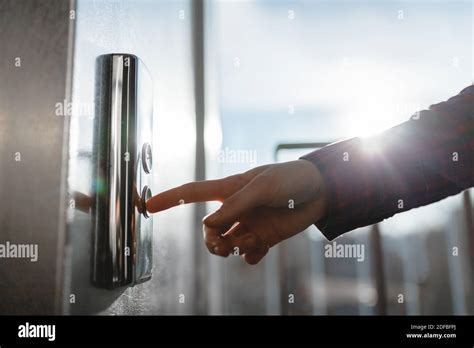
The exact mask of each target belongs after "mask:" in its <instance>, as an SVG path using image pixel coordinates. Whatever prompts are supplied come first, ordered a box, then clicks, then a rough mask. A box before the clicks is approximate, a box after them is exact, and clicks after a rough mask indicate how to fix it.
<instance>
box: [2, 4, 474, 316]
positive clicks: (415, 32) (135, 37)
mask: <svg viewBox="0 0 474 348" xmlns="http://www.w3.org/2000/svg"><path fill="white" fill-rule="evenodd" d="M0 4H1V5H2V6H3V9H4V10H5V11H4V13H5V15H4V16H5V18H7V17H6V16H7V15H8V16H9V17H12V18H17V21H18V18H20V19H21V18H23V22H25V23H30V25H29V26H28V25H25V26H24V27H23V29H21V28H18V27H17V26H15V23H14V22H13V21H6V20H5V21H4V22H3V26H4V29H5V30H3V32H4V33H5V35H4V36H1V37H0V38H1V39H2V40H4V41H5V42H6V43H7V44H8V45H7V46H6V47H7V51H6V52H7V53H8V57H7V58H8V59H10V58H11V59H13V57H15V55H16V54H17V51H18V50H15V49H14V48H15V47H16V46H15V45H16V44H14V43H13V41H14V40H13V39H11V38H8V37H7V36H8V35H7V34H8V33H10V34H11V33H14V35H16V36H14V37H15V38H17V39H18V38H22V39H24V40H26V39H27V40H26V41H24V42H31V43H35V44H31V46H29V47H27V48H25V50H27V51H28V50H31V51H32V50H34V49H36V52H39V53H36V54H38V55H40V56H39V57H38V58H37V59H35V61H34V62H31V63H30V64H41V62H42V63H43V64H45V62H50V61H51V55H54V57H55V59H56V63H55V64H48V65H46V66H42V69H44V70H42V71H45V72H50V73H51V72H56V73H57V74H58V75H57V80H55V81H46V82H45V79H44V77H41V76H39V75H38V71H39V70H38V69H37V68H36V69H32V70H31V71H30V72H29V73H28V74H26V75H24V76H23V77H22V80H18V81H17V80H15V79H18V77H17V76H18V75H15V74H14V73H13V70H5V69H11V68H6V66H7V59H5V61H2V62H0V63H1V64H2V65H1V67H0V72H1V71H8V73H9V74H10V75H8V77H9V81H10V84H11V86H17V87H16V89H14V90H12V91H11V93H9V94H6V93H5V92H3V93H2V94H1V95H0V96H1V97H2V98H3V99H1V100H4V101H6V104H4V105H7V106H4V107H3V108H2V109H0V117H2V121H5V120H7V119H10V118H12V117H13V114H14V113H15V112H17V111H18V108H17V106H16V105H20V104H21V105H22V109H21V112H20V114H25V115H27V114H29V113H30V112H31V110H33V109H35V110H36V111H35V112H36V113H37V116H36V117H37V120H41V121H35V122H38V123H39V122H41V124H43V125H46V124H47V125H49V126H48V127H44V128H41V129H42V130H39V129H38V130H37V132H40V131H42V132H44V134H45V135H47V136H48V137H49V138H48V139H55V141H52V140H51V141H49V142H46V141H43V142H42V143H41V144H39V145H37V146H36V147H34V146H31V142H32V135H31V134H29V133H28V134H29V136H27V135H28V134H27V133H25V130H24V129H25V128H21V127H20V129H19V128H18V127H17V128H15V129H13V128H12V129H11V131H10V133H11V134H12V135H11V136H10V137H8V134H7V133H8V132H7V131H5V137H4V138H3V139H6V140H3V141H4V144H6V143H7V142H8V144H10V145H11V146H14V145H15V144H16V143H15V141H18V140H16V139H18V138H21V139H22V140H21V141H23V142H24V144H25V146H27V145H28V149H29V150H28V151H30V152H31V158H33V157H34V156H35V155H38V154H39V153H51V151H52V150H53V149H55V150H56V152H57V153H56V152H55V156H54V158H51V159H50V161H49V162H48V163H49V164H48V165H49V166H50V168H52V169H51V173H53V174H54V173H56V174H57V175H56V176H57V177H56V176H54V177H53V176H51V180H50V181H49V182H47V183H45V184H44V185H42V186H41V187H39V186H38V185H37V186H31V187H28V188H27V189H26V191H25V192H24V195H23V196H21V197H20V196H19V197H18V198H16V199H14V200H13V202H11V204H10V205H11V208H10V207H5V210H4V214H5V215H4V220H2V221H3V222H2V224H3V225H2V227H3V232H1V233H3V235H2V234H1V233H0V236H2V237H3V239H6V238H9V239H10V240H15V238H16V239H18V240H20V239H21V238H20V237H21V236H22V237H23V239H25V238H26V239H30V240H34V241H35V242H36V243H38V244H39V246H40V251H41V248H42V245H43V247H44V248H45V247H46V245H53V244H54V245H56V244H57V246H58V247H57V248H56V249H54V248H52V249H51V250H50V253H49V258H47V259H46V258H43V259H40V262H39V263H38V265H41V268H40V269H38V265H26V264H25V265H20V266H15V267H19V269H20V270H21V272H22V274H23V276H22V277H16V278H15V277H13V276H11V278H10V282H8V281H7V285H8V286H7V287H5V288H4V290H2V291H3V292H4V294H5V293H6V294H8V297H7V298H12V299H13V300H12V301H9V302H8V301H4V302H3V303H0V312H1V313H6V314H8V313H15V314H20V313H29V314H36V313H39V314H42V313H61V314H106V315H109V314H132V315H135V314H231V315H251V314H270V315H279V314H283V315H313V314H314V315H338V314H362V315H378V314H382V315H384V314H388V315H391V314H402V315H404V314H407V315H412V314H474V300H473V299H474V227H473V216H472V214H473V207H472V190H468V191H465V192H463V193H461V194H459V195H457V196H453V197H450V198H448V199H445V200H443V201H441V202H438V203H435V204H433V205H430V206H427V207H422V208H418V209H414V210H412V211H409V212H406V213H403V214H400V215H396V216H395V217H393V218H391V219H388V220H386V221H384V222H382V223H380V224H377V225H374V226H368V227H365V228H360V229H358V230H355V231H353V232H350V233H347V234H345V235H344V236H342V237H340V238H338V239H337V240H336V242H337V244H341V245H354V246H355V245H359V246H363V247H364V251H365V253H364V258H363V260H359V261H358V260H357V259H355V258H330V257H327V256H325V250H326V248H327V247H326V246H327V245H328V244H329V245H331V244H332V243H330V242H327V241H326V240H325V239H324V237H323V236H322V235H321V233H320V232H319V231H318V230H317V229H316V228H315V227H314V226H311V227H310V228H308V229H307V230H306V231H304V232H303V233H301V234H299V235H297V236H295V237H293V238H292V239H290V240H287V241H285V242H283V243H281V245H278V246H276V247H274V248H272V250H271V251H270V253H269V254H268V255H267V256H266V257H265V258H264V260H263V261H262V262H261V263H259V264H258V265H256V266H250V265H247V264H246V263H245V262H243V260H241V259H240V258H239V257H233V256H231V257H229V258H226V259H223V258H219V257H216V256H213V255H209V254H208V252H207V249H206V248H205V246H204V244H203V241H202V232H201V219H202V217H203V216H204V215H205V214H207V213H209V212H211V211H213V210H215V209H216V208H217V207H218V206H219V205H218V203H209V204H196V205H183V206H179V207H177V208H175V209H172V210H169V211H166V212H163V213H159V214H157V215H155V216H154V237H153V238H154V251H153V257H154V271H153V277H152V279H151V280H150V281H148V282H146V283H143V284H140V285H137V286H135V287H133V288H127V289H118V290H115V291H109V290H103V289H97V288H94V287H92V286H91V285H90V282H89V278H90V257H91V234H90V230H91V218H90V214H89V213H87V212H84V211H79V210H77V209H74V208H73V207H70V206H69V205H68V202H69V199H70V198H71V197H72V195H73V193H74V192H81V193H83V194H86V195H88V194H92V192H91V187H92V186H93V185H92V182H93V180H94V178H93V177H92V174H91V173H92V166H91V158H92V148H93V139H92V135H93V127H94V122H95V121H96V116H95V115H94V113H93V108H90V109H87V108H86V109H82V110H74V111H73V112H72V114H71V115H69V116H67V117H60V118H58V117H55V116H53V115H54V103H55V102H57V101H59V102H61V101H63V100H71V101H72V102H73V103H77V104H80V105H93V104H94V74H95V72H94V69H95V59H96V58H97V57H98V56H99V55H101V54H106V53H113V52H125V53H132V54H135V55H137V56H138V57H139V58H140V59H141V60H142V61H143V62H144V63H145V64H146V65H147V67H148V69H149V70H150V73H151V75H152V77H153V81H154V90H153V94H154V129H153V132H154V145H153V152H154V156H153V157H154V172H153V175H154V181H155V185H154V189H153V192H154V193H157V192H159V191H162V190H165V189H168V188H171V187H174V186H178V185H181V184H183V183H185V182H188V181H194V180H203V179H214V178H220V177H223V176H227V175H231V174H234V173H238V172H242V171H245V170H248V169H250V168H253V167H255V166H258V165H262V164H266V163H272V162H279V161H288V160H293V159H296V158H298V157H299V156H301V155H303V154H305V153H307V152H310V151H313V150H315V149H317V148H319V147H321V146H324V145H325V144H328V143H331V142H334V141H338V140H342V139H346V138H350V137H354V136H363V137H365V136H368V135H371V134H374V133H377V132H379V131H382V130H384V129H386V128H389V127H391V126H393V125H395V124H398V123H400V122H403V121H405V120H408V119H409V117H410V116H411V115H413V114H414V113H415V112H417V111H420V110H423V109H426V108H428V107H429V106H430V105H431V104H434V103H438V102H441V101H444V100H446V99H448V98H449V97H451V96H453V95H455V94H457V93H459V92H460V90H461V89H463V88H464V87H466V86H468V85H470V84H472V82H473V80H474V75H473V66H474V59H473V53H474V48H473V47H474V45H473V40H472V38H473V33H474V26H473V15H474V4H473V1H459V0H456V1H448V0H445V1H425V0H423V1H375V0H374V1H358V0H354V1H339V0H335V1H319V0H313V1H299V0H294V1H293V0H291V1H290V0H274V1H270V0H266V1H264V0H260V1H224V0H221V1H219V0H205V1H191V0H176V1H167V0H159V1H152V0H133V1H132V0H75V1H61V0H43V1H38V2H34V1H27V0H22V1H18V2H14V1H8V0H2V1H1V2H0ZM45 21H46V22H47V23H50V24H51V25H49V26H45V25H42V24H41V23H42V22H45ZM20 22H22V21H20ZM0 27H2V25H0ZM58 27H61V28H62V30H60V31H58V30H57V28H58ZM38 38H40V40H39V39H38ZM28 40H29V41H28ZM51 40H52V41H51ZM17 41H18V40H17ZM42 42H43V43H42ZM44 42H50V43H51V42H52V43H51V45H50V46H51V47H50V48H49V50H48V51H47V52H45V53H44V54H43V53H42V52H43V51H42V49H41V47H44V45H45V44H44ZM35 45H36V46H35ZM51 52H53V53H51ZM41 59H43V60H41ZM15 73H16V70H15ZM27 76H28V78H29V80H27ZM48 76H51V74H50V75H48ZM55 76H56V75H55ZM27 81H28V82H27ZM25 83H29V84H30V85H31V86H32V85H33V84H34V85H35V86H37V88H35V89H31V90H29V89H28V90H26V91H24V90H23V89H22V87H21V86H22V84H25ZM45 83H46V84H47V86H56V87H58V86H60V87H58V90H57V91H56V92H54V94H53V92H51V91H52V90H51V89H47V88H44V84H45ZM63 86H64V87H63ZM10 88H12V87H10ZM4 91H5V89H4ZM18 91H20V92H18ZM26 93H28V94H26ZM45 93H51V95H50V100H51V101H52V102H51V105H49V104H47V105H46V104H45V105H44V106H43V108H42V109H38V108H37V105H35V104H34V103H33V102H32V101H31V99H30V98H31V97H32V96H34V95H41V96H42V95H43V94H45ZM1 100H0V101H1ZM43 100H45V99H44V97H43ZM9 103H10V104H9ZM14 103H16V104H14ZM0 105H2V103H1V102H0ZM9 105H10V107H8V106H9ZM26 121H27V119H25V122H26ZM15 122H16V123H15V125H16V126H17V125H18V122H20V123H21V122H23V121H21V120H17V121H15ZM30 122H31V120H30ZM45 122H46V123H45ZM3 124H7V125H8V124H9V123H8V122H4V123H3ZM11 124H12V127H13V123H11ZM24 126H25V127H27V124H26V123H25V125H24ZM53 126H54V127H55V128H54V129H55V131H54V132H52V131H51V129H52V128H51V127H53ZM22 129H23V130H22ZM0 141H1V140H0ZM12 144H13V145H12ZM15 146H16V145H15ZM12 149H13V147H12ZM11 151H13V150H11ZM26 159H28V157H27V158H26ZM52 163H54V164H55V166H54V167H51V165H52ZM23 166H26V167H25V168H26V169H28V168H29V170H26V172H28V171H29V172H30V173H31V172H33V171H35V170H36V169H37V167H39V166H40V167H41V168H43V171H41V172H40V174H38V175H40V176H44V177H46V176H47V175H52V174H51V173H49V174H48V169H47V167H46V165H45V164H44V163H43V162H41V163H40V162H38V163H33V162H28V161H26V162H24V164H23ZM28 166H30V167H28ZM16 168H17V167H14V166H13V165H11V166H10V167H7V169H8V170H9V171H10V172H9V173H10V174H9V176H8V177H9V178H8V179H7V178H6V176H5V177H2V178H1V180H0V181H1V182H2V186H0V188H1V189H2V191H1V193H3V194H4V195H9V194H12V195H13V193H14V192H15V191H14V189H15V187H16V188H18V187H19V185H20V184H19V181H18V183H17V185H16V186H15V185H11V182H12V181H14V180H22V179H21V176H20V175H19V174H18V172H16V170H17V169H16ZM25 168H24V169H25ZM24 169H23V170H24ZM36 172H37V171H36ZM15 173H16V174H15ZM22 173H25V172H22ZM59 173H61V175H59ZM22 175H26V174H22ZM53 179H54V180H53ZM15 182H16V181H15ZM58 187H59V188H61V189H58ZM10 190H11V191H10ZM40 191H41V192H42V194H44V195H49V196H47V197H49V198H48V199H49V202H52V204H53V203H54V204H56V205H55V207H59V209H58V210H57V211H54V212H51V211H45V210H44V209H45V207H44V206H43V205H42V200H41V199H38V201H37V202H36V203H35V204H34V205H33V206H32V207H31V211H30V212H29V213H28V214H30V219H29V221H30V223H31V224H33V222H34V223H35V227H34V228H33V227H32V226H29V225H25V226H24V228H22V229H17V228H14V227H12V226H14V225H15V221H16V220H17V219H20V217H19V216H17V215H15V214H16V212H15V210H14V207H15V205H17V206H18V205H21V204H23V203H24V202H25V199H27V197H28V196H31V194H32V193H34V192H40ZM38 197H44V196H41V195H39V196H38ZM43 202H44V201H43ZM53 213H54V214H53ZM48 214H49V215H48ZM51 214H53V215H54V216H53V215H51ZM46 221H49V222H51V221H55V222H56V224H54V225H48V226H46V225H45V224H46ZM23 223H24V224H28V219H24V222H23ZM25 231H26V232H25ZM51 238H53V239H52V241H51ZM42 262H43V263H42ZM0 271H2V269H0ZM38 272H40V273H38ZM3 273H4V274H7V270H5V269H4V270H3ZM41 275H43V276H41ZM33 276H34V278H35V282H28V281H27V279H30V278H31V277H33ZM20 278H22V279H20ZM7 280H8V278H7ZM22 282H23V283H22ZM25 284H28V286H26V285H25ZM32 284H34V286H32ZM30 287H31V290H28V291H27V290H24V291H23V292H19V291H17V290H15V289H18V288H22V289H30ZM34 287H36V289H40V290H36V291H39V292H40V293H41V296H42V297H41V299H38V298H36V299H35V296H36V295H35V294H34V291H33V288H34ZM7 288H8V289H11V290H7ZM48 296H49V297H48ZM4 298H5V297H4ZM46 298H52V299H53V300H52V301H49V300H48V301H46V300H45V299H46ZM72 299H73V300H72ZM33 300H34V305H31V303H32V301H33Z"/></svg>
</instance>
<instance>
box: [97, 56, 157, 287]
mask: <svg viewBox="0 0 474 348" xmlns="http://www.w3.org/2000/svg"><path fill="white" fill-rule="evenodd" d="M97 79H98V81H97V84H96V86H97V93H96V105H97V109H96V112H97V115H96V116H97V117H96V122H97V125H96V133H95V137H96V139H95V141H94V144H95V145H96V147H95V149H94V151H93V153H94V154H95V155H96V156H97V161H96V165H97V168H96V171H95V173H96V177H95V182H94V181H93V188H92V192H93V195H94V197H93V201H94V202H95V206H94V208H93V218H94V219H95V223H94V237H95V238H94V273H93V282H94V284H96V285H98V286H101V287H106V288H115V287H120V286H125V285H135V284H137V283H141V282H143V281H145V280H148V279H150V277H151V269H152V233H153V221H152V219H151V217H148V216H147V215H146V209H145V205H144V203H143V199H144V198H145V197H143V195H144V194H145V195H148V197H149V196H150V192H151V191H150V189H149V187H150V186H152V182H151V176H150V175H147V174H148V173H146V172H145V171H144V164H143V159H146V158H147V156H146V155H144V154H143V153H142V151H143V149H145V150H147V151H151V144H152V142H153V139H152V136H151V134H152V129H153V98H152V94H151V93H152V91H153V85H152V80H151V78H150V75H149V72H148V71H147V69H146V68H145V66H144V64H143V63H142V62H141V61H140V60H139V59H138V58H137V57H136V56H133V55H130V54H110V55H103V56H100V57H99V58H98V59H97ZM145 144H146V145H145ZM150 167H151V166H150ZM142 187H144V188H145V189H143V190H142V189H141V188H142Z"/></svg>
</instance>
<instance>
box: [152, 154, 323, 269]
mask: <svg viewBox="0 0 474 348" xmlns="http://www.w3.org/2000/svg"><path fill="white" fill-rule="evenodd" d="M205 201H221V202H223V203H222V206H221V207H220V209H218V210H217V211H215V212H214V213H212V214H210V215H208V216H207V217H205V218H204V219H203V233H204V241H205V243H206V246H207V248H208V249H209V251H210V252H211V253H213V254H216V255H220V256H228V255H229V254H230V253H233V254H239V255H242V256H243V258H244V259H245V261H246V262H247V263H249V264H256V263H258V262H259V261H260V260H261V259H262V258H263V257H264V256H265V255H266V254H267V252H268V250H269V248H271V247H272V246H274V245H275V244H277V243H279V242H281V241H283V240H285V239H287V238H289V237H291V236H294V235H295V234H297V233H299V232H301V231H304V230H305V229H306V228H307V227H308V226H310V225H311V224H313V223H315V222H316V221H318V220H320V219H322V218H323V217H324V216H325V215H326V209H327V208H326V206H327V203H326V193H325V187H324V182H323V179H322V177H321V174H320V173H319V170H318V169H317V168H316V166H314V165H313V164H312V163H311V162H309V161H306V160H296V161H291V162H285V163H278V164H271V165H265V166H261V167H256V168H253V169H251V170H249V171H247V172H245V173H242V174H237V175H232V176H229V177H227V178H223V179H219V180H208V181H200V182H191V183H187V184H184V185H182V186H179V187H176V188H173V189H171V190H168V191H165V192H162V193H160V194H158V195H156V196H154V197H152V198H150V199H149V200H148V201H147V202H146V205H147V210H148V211H149V212H150V213H155V212H158V211H162V210H166V209H169V208H171V207H174V206H177V205H179V204H183V203H194V202H205Z"/></svg>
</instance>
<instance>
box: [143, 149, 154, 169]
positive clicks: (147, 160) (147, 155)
mask: <svg viewBox="0 0 474 348" xmlns="http://www.w3.org/2000/svg"><path fill="white" fill-rule="evenodd" d="M142 164H143V170H144V171H145V173H147V174H150V171H151V167H152V165H153V155H152V153H151V145H150V144H148V143H145V144H143V146H142Z"/></svg>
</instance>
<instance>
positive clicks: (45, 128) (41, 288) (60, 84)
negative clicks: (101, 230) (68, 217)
mask: <svg viewBox="0 0 474 348" xmlns="http://www.w3.org/2000/svg"><path fill="white" fill-rule="evenodd" d="M69 25H70V20H69V1H63V0H49V1H17V0H2V1H0V47H1V50H0V80H1V81H2V85H1V87H0V159H1V164H0V167H1V169H0V195H1V197H2V203H1V205H0V243H1V244H4V243H6V242H7V241H8V242H10V243H12V244H27V245H36V246H37V252H38V254H37V260H36V261H34V262H33V261H30V260H29V259H24V258H2V259H0V279H1V280H0V284H1V285H0V314H2V315H6V314H15V315H17V314H18V315H20V314H30V315H36V314H53V313H57V312H56V300H57V299H58V298H59V297H60V296H61V287H58V286H57V284H58V283H60V284H61V279H62V275H63V274H62V271H63V270H62V261H63V258H62V255H63V251H64V250H63V242H64V240H63V232H64V229H63V227H64V223H63V215H64V212H65V203H66V202H65V194H64V189H65V182H64V178H65V173H66V172H65V168H66V166H65V165H66V162H64V161H63V154H64V152H63V151H64V150H65V139H67V134H66V133H67V132H66V133H65V131H64V129H65V127H66V126H67V124H68V121H69V118H68V116H67V115H64V114H61V113H59V114H57V113H56V106H57V105H59V106H67V105H65V104H64V103H65V102H66V101H65V99H68V98H67V95H66V88H65V87H66V85H67V72H68V69H67V62H68V41H69V34H70V31H69V29H70V28H69ZM0 331H1V330H0Z"/></svg>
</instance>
